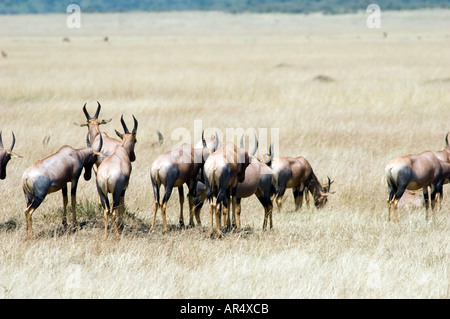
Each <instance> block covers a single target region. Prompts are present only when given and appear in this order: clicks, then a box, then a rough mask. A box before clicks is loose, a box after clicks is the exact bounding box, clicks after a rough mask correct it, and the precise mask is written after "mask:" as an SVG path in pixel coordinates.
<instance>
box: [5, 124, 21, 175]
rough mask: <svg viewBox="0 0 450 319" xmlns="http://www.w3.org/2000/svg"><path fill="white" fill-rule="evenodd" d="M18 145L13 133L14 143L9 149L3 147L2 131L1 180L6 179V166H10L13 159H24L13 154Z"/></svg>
mask: <svg viewBox="0 0 450 319" xmlns="http://www.w3.org/2000/svg"><path fill="white" fill-rule="evenodd" d="M15 144H16V137H15V135H14V132H12V142H11V146H10V147H9V148H5V147H4V146H3V141H2V131H0V179H5V178H6V164H8V162H9V160H10V159H11V157H22V156H20V155H18V154H16V153H15V152H13V149H14V145H15Z"/></svg>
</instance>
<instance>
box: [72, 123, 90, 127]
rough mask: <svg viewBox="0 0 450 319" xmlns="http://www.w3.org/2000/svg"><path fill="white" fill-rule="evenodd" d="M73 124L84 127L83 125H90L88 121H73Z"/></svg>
mask: <svg viewBox="0 0 450 319" xmlns="http://www.w3.org/2000/svg"><path fill="white" fill-rule="evenodd" d="M73 125H75V126H80V127H83V126H88V123H87V122H83V123H77V122H73Z"/></svg>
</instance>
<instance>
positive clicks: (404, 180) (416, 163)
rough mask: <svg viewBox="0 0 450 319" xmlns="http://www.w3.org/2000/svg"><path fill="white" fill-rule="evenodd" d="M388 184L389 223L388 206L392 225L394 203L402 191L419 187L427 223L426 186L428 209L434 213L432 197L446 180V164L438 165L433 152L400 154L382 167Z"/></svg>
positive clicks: (448, 172) (449, 167)
mask: <svg viewBox="0 0 450 319" xmlns="http://www.w3.org/2000/svg"><path fill="white" fill-rule="evenodd" d="M385 174H386V181H387V184H388V191H389V197H388V221H390V220H391V207H393V208H394V222H395V223H398V209H397V207H398V202H399V200H400V198H401V197H402V195H403V193H404V192H405V190H407V189H408V190H419V189H421V188H422V190H423V195H424V196H423V197H424V200H425V209H426V215H425V219H426V220H428V201H429V198H428V187H430V188H431V194H430V197H431V209H432V210H433V214H434V212H435V206H436V205H435V199H436V194H437V193H440V192H442V186H443V184H444V181H445V179H447V178H449V177H450V164H448V163H445V162H442V161H440V160H439V158H438V157H437V156H436V155H435V153H434V152H431V151H425V152H422V153H420V154H413V155H404V156H400V157H396V158H394V159H392V160H391V161H390V162H389V163H388V164H387V165H386V168H385Z"/></svg>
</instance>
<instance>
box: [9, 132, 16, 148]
mask: <svg viewBox="0 0 450 319" xmlns="http://www.w3.org/2000/svg"><path fill="white" fill-rule="evenodd" d="M11 132H12V131H11ZM15 144H16V136H15V135H14V132H12V142H11V146H10V148H9V150H10V151H12V150H13V148H14V145H15Z"/></svg>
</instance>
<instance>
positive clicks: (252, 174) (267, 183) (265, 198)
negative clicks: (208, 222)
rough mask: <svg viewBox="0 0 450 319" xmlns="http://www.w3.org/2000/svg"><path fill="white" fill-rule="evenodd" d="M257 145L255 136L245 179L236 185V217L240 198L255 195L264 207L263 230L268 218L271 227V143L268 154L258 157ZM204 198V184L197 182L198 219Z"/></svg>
mask: <svg viewBox="0 0 450 319" xmlns="http://www.w3.org/2000/svg"><path fill="white" fill-rule="evenodd" d="M257 145H258V144H257V140H256V138H255V148H254V150H253V151H252V152H251V153H250V155H251V160H250V164H249V165H248V167H247V169H246V170H245V179H244V181H243V182H242V183H238V185H237V187H236V219H237V220H240V214H241V200H242V198H248V197H250V196H252V195H255V196H256V197H257V198H258V200H259V202H260V203H261V205H263V207H264V222H263V230H265V229H266V228H267V223H268V220H269V221H270V228H272V227H273V222H272V199H271V195H273V193H274V191H275V190H274V187H273V184H272V169H271V168H270V162H271V161H272V159H273V145H271V146H270V149H269V153H268V154H263V155H262V156H259V157H257V156H255V153H256V148H257ZM205 199H206V186H205V184H203V183H201V182H198V183H197V197H196V199H195V216H196V219H197V220H198V221H199V220H200V217H199V216H200V210H201V208H202V206H203V203H204V201H205ZM238 216H239V217H238Z"/></svg>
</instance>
